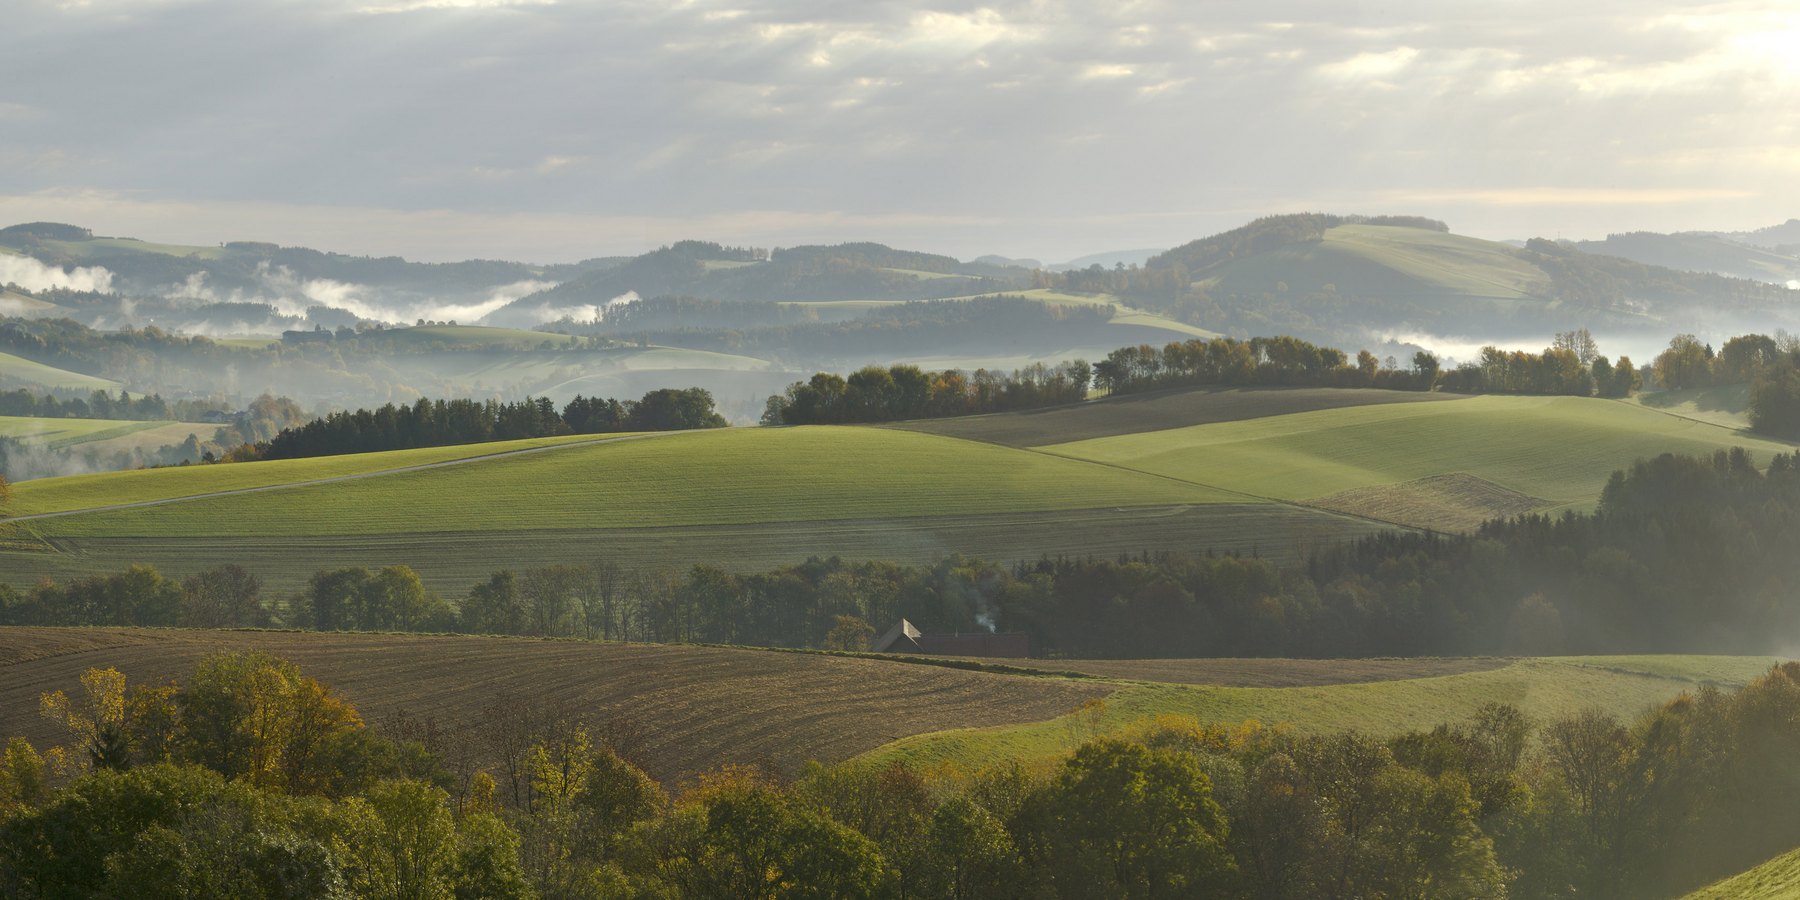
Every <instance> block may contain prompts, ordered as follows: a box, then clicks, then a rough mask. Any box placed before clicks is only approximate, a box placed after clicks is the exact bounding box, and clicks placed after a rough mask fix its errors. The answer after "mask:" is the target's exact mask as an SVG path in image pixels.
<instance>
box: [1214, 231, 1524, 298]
mask: <svg viewBox="0 0 1800 900" xmlns="http://www.w3.org/2000/svg"><path fill="white" fill-rule="evenodd" d="M1197 283H1198V284H1199V285H1200V286H1202V287H1205V288H1210V289H1217V290H1221V291H1227V292H1244V293H1251V294H1256V293H1263V292H1266V291H1268V290H1269V289H1270V287H1271V286H1272V285H1275V284H1277V283H1280V284H1285V285H1287V286H1288V288H1289V289H1290V290H1293V291H1301V292H1307V293H1312V292H1318V291H1324V290H1327V286H1328V285H1329V286H1330V290H1333V291H1335V292H1338V293H1344V294H1352V295H1389V296H1401V297H1405V296H1418V295H1428V294H1452V295H1461V296H1468V297H1484V298H1491V299H1500V300H1519V299H1527V298H1530V297H1533V296H1535V295H1538V294H1541V293H1542V292H1543V289H1544V288H1545V287H1546V286H1547V285H1548V284H1549V276H1547V275H1546V274H1545V273H1544V272H1543V271H1542V270H1541V269H1539V268H1538V267H1537V266H1534V265H1532V264H1531V263H1529V262H1526V261H1525V260H1524V259H1523V258H1521V257H1520V256H1519V254H1518V251H1517V250H1515V249H1513V248H1512V247H1509V246H1507V245H1506V244H1500V243H1495V242H1493V241H1484V240H1479V239H1477V238H1471V237H1464V236H1462V235H1455V234H1444V233H1442V232H1438V231H1431V230H1428V229H1423V228H1400V227H1395V226H1389V225H1339V226H1337V227H1335V228H1331V229H1327V230H1326V232H1325V236H1324V238H1323V239H1322V240H1320V241H1318V242H1316V243H1310V244H1295V245H1290V246H1285V247H1280V248H1278V249H1275V250H1272V251H1269V252H1267V253H1259V254H1256V255H1253V256H1249V257H1245V258H1241V259H1233V260H1227V261H1226V262H1223V263H1220V264H1218V265H1215V266H1212V267H1210V268H1208V269H1207V270H1206V271H1205V272H1204V273H1202V274H1201V276H1200V280H1199V281H1198V282H1197Z"/></svg>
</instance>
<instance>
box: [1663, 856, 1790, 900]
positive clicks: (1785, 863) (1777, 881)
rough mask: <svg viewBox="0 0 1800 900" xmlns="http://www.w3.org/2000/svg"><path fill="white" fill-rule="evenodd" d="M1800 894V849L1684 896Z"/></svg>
mask: <svg viewBox="0 0 1800 900" xmlns="http://www.w3.org/2000/svg"><path fill="white" fill-rule="evenodd" d="M1795 897H1800V850H1795V851H1793V852H1791V853H1784V854H1782V855H1780V856H1777V857H1775V858H1774V859H1771V860H1769V861H1768V862H1766V863H1763V864H1762V865H1760V866H1757V867H1756V868H1754V869H1751V870H1749V871H1747V872H1740V873H1738V874H1736V875H1733V876H1732V877H1730V878H1727V879H1724V880H1723V881H1718V882H1715V883H1713V884H1709V885H1707V886H1706V887H1703V888H1701V889H1700V890H1697V891H1695V892H1693V893H1691V894H1689V895H1687V896H1686V897H1685V898H1683V900H1793V898H1795Z"/></svg>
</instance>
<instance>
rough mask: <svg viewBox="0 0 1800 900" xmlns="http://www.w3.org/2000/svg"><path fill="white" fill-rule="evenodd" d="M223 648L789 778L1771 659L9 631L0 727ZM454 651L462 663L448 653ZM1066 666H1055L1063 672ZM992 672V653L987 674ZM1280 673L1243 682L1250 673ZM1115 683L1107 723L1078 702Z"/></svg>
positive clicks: (336, 681)
mask: <svg viewBox="0 0 1800 900" xmlns="http://www.w3.org/2000/svg"><path fill="white" fill-rule="evenodd" d="M224 650H240V651H241V650H261V651H264V652H269V653H273V654H275V655H278V656H281V657H284V658H287V659H290V660H292V661H294V662H295V663H297V664H298V665H299V666H300V667H301V669H302V671H304V672H306V673H307V674H309V675H312V676H314V677H316V678H319V679H320V680H322V681H324V682H325V683H326V684H329V685H331V686H333V687H334V688H336V689H338V690H339V691H341V692H343V694H344V696H345V697H346V698H347V699H349V700H350V701H351V702H352V703H353V704H355V705H356V706H357V707H358V708H359V709H360V710H361V711H362V712H363V713H364V715H365V717H366V718H368V719H369V720H370V721H373V722H380V721H382V720H383V719H385V718H386V717H388V716H391V715H393V714H395V713H400V712H404V713H406V714H407V715H409V716H412V717H414V718H418V719H432V720H435V721H437V722H438V723H439V724H440V725H441V726H445V727H450V728H459V727H467V726H469V725H471V724H473V723H474V722H476V721H478V720H479V719H480V718H481V716H482V711H483V709H484V708H486V707H490V706H492V705H494V704H496V703H508V702H510V703H518V704H536V705H544V706H549V707H551V708H555V709H558V710H562V711H565V712H567V713H569V714H572V715H578V716H583V717H586V718H588V719H590V720H592V721H595V722H597V723H606V722H608V721H609V720H612V721H614V722H617V721H619V720H624V721H626V722H629V723H630V727H629V728H627V729H626V730H627V731H629V732H631V733H633V734H635V735H636V736H637V737H636V740H635V741H634V743H636V744H637V746H635V747H633V748H631V749H632V750H633V754H632V755H634V756H635V757H637V758H638V759H639V760H640V761H641V762H642V763H643V764H644V765H645V766H646V768H647V769H648V771H650V773H651V774H652V775H654V776H656V777H658V778H661V779H668V780H673V779H678V778H680V777H682V776H685V775H690V774H693V773H695V772H699V771H704V770H707V769H710V768H714V767H716V766H719V765H721V764H725V763H734V762H735V763H759V764H764V765H768V766H770V767H771V768H773V769H775V770H776V771H777V772H782V773H786V774H789V775H791V774H793V773H795V772H796V771H797V770H798V769H799V768H800V766H801V765H802V764H804V763H805V762H807V761H809V760H820V761H824V762H837V761H841V760H845V759H849V758H857V759H860V760H864V761H883V760H889V759H906V760H909V761H912V762H916V763H921V764H924V765H926V766H927V767H930V766H934V765H940V764H948V765H951V766H955V767H958V768H961V769H962V770H964V771H974V770H977V769H981V768H985V767H987V766H992V765H996V764H1000V763H1003V762H1006V761H1009V760H1011V761H1018V762H1021V763H1024V764H1027V765H1042V764H1045V763H1047V762H1049V761H1051V760H1054V759H1055V758H1056V757H1058V756H1059V755H1061V754H1062V753H1065V752H1066V751H1067V750H1068V749H1069V748H1071V747H1073V746H1074V745H1075V744H1077V743H1080V742H1081V741H1083V740H1086V739H1088V738H1089V737H1092V736H1094V735H1096V734H1102V733H1109V732H1116V731H1119V730H1122V729H1127V728H1129V727H1130V726H1132V725H1134V724H1136V723H1138V722H1140V721H1142V720H1143V719H1144V718H1146V717H1149V716H1153V715H1160V714H1168V713H1174V714H1180V715H1191V716H1194V717H1196V718H1198V719H1199V720H1200V721H1202V722H1220V723H1228V724H1237V723H1240V722H1243V721H1245V720H1247V719H1256V720H1258V721H1261V722H1264V723H1266V724H1271V725H1273V724H1277V723H1283V724H1287V725H1290V726H1292V727H1294V728H1296V729H1298V730H1300V731H1303V732H1309V733H1321V732H1331V731H1336V730H1342V729H1346V728H1357V729H1360V730H1364V731H1368V732H1371V733H1374V734H1378V735H1391V734H1394V733H1396V732H1399V731H1403V730H1407V729H1413V728H1429V727H1431V726H1433V725H1436V724H1439V723H1442V722H1448V721H1455V720H1459V719H1462V718H1465V717H1467V716H1468V715H1469V714H1470V713H1472V712H1473V711H1474V709H1475V708H1476V707H1477V706H1479V705H1480V704H1481V703H1483V702H1488V701H1495V700H1497V701H1501V702H1508V703H1513V704H1516V705H1518V706H1519V707H1520V708H1521V709H1523V710H1524V711H1525V712H1526V713H1527V714H1529V715H1531V716H1533V717H1535V718H1537V719H1539V720H1540V721H1541V720H1542V719H1544V718H1548V717H1552V716H1556V715H1561V714H1565V713H1568V712H1572V711H1574V710H1577V709H1580V708H1583V707H1586V706H1591V705H1598V706H1600V707H1602V708H1604V709H1607V710H1610V711H1612V712H1615V713H1617V714H1619V715H1623V716H1629V715H1633V714H1635V713H1637V712H1639V711H1641V710H1642V709H1644V708H1646V707H1648V706H1650V705H1652V704H1655V703H1659V702H1662V701H1665V700H1668V699H1670V698H1672V697H1673V696H1675V695H1676V694H1678V693H1680V692H1682V691H1685V690H1693V689H1695V688H1697V687H1699V686H1700V685H1702V684H1718V685H1722V686H1733V685H1737V684H1742V683H1743V682H1745V681H1747V680H1749V679H1750V678H1752V677H1755V676H1756V675H1759V674H1761V673H1762V672H1764V671H1766V670H1767V668H1768V667H1769V665H1771V664H1772V663H1773V662H1774V660H1771V659H1767V658H1761V657H1703V656H1688V657H1598V658H1593V657H1587V658H1581V657H1569V658H1543V659H1516V660H1493V659H1445V660H1409V661H1379V660H1372V661H1355V662H1350V663H1346V664H1342V665H1340V666H1338V667H1335V668H1331V669H1326V668H1323V667H1322V665H1321V663H1319V661H1315V660H1267V659H1265V660H1181V661H1154V660H1152V661H1087V662H1074V663H1070V664H1069V665H1071V666H1074V667H1075V668H1082V667H1089V668H1096V669H1099V670H1101V671H1103V673H1104V674H1100V675H1084V674H1080V673H1058V672H1054V671H1049V670H1048V669H1041V670H1032V669H1019V668H1016V667H1013V668H1006V667H983V666H980V665H973V666H969V667H967V668H961V667H957V668H953V667H947V666H944V665H937V664H922V662H924V661H921V660H918V659H917V658H912V659H910V660H909V659H908V658H904V657H870V656H844V655H832V654H819V653H794V652H784V651H771V650H750V649H736V648H726V647H703V646H681V645H657V644H620V643H590V642H580V641H548V640H533V639H525V638H492V637H461V636H454V637H453V636H430V635H384V634H342V633H337V634H319V633H304V632H276V631H186V630H176V629H108V628H71V629H63V628H23V627H15V628H6V629H0V734H3V735H14V734H19V735H24V736H26V737H28V738H30V739H32V740H33V741H34V742H36V743H38V745H39V746H44V745H48V744H52V743H54V742H56V741H58V740H60V739H61V738H62V737H63V735H62V734H60V733H59V732H58V729H57V727H56V725H55V724H54V723H52V722H48V721H46V720H44V719H43V718H42V717H40V716H38V715H37V714H36V709H37V702H36V701H37V698H38V696H39V695H40V694H42V693H44V692H47V691H52V690H58V689H61V690H75V689H76V687H77V678H78V677H79V676H80V674H81V672H82V671H83V670H85V669H86V668H88V667H90V666H102V667H103V666H114V667H116V668H118V669H119V670H120V671H121V672H124V673H125V674H126V676H127V678H128V679H130V680H131V681H133V682H142V683H153V682H159V681H163V680H165V679H168V678H170V677H178V676H181V675H185V674H186V672H187V671H188V670H189V669H191V667H192V665H193V663H194V662H195V661H196V660H198V659H199V658H201V657H202V656H205V655H207V654H210V653H215V652H220V651H224ZM447 662H450V663H453V664H451V665H446V663H447ZM1057 665H1060V663H1054V662H1053V663H1046V666H1048V667H1051V668H1054V667H1055V666H1057ZM987 669H991V671H990V670H987ZM1246 681H1248V682H1251V683H1256V684H1269V683H1278V684H1282V685H1286V686H1280V687H1270V686H1256V687H1241V686H1229V685H1232V684H1241V683H1244V682H1246ZM1096 699H1104V701H1105V711H1104V714H1103V715H1102V716H1101V717H1100V718H1099V719H1098V720H1093V719H1091V718H1089V717H1086V716H1082V715H1079V714H1077V713H1075V710H1076V709H1077V708H1078V707H1080V706H1081V705H1082V704H1083V703H1084V702H1086V701H1089V700H1096Z"/></svg>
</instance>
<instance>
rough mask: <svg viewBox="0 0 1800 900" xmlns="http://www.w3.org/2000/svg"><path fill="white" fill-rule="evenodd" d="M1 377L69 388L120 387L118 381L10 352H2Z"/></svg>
mask: <svg viewBox="0 0 1800 900" xmlns="http://www.w3.org/2000/svg"><path fill="white" fill-rule="evenodd" d="M0 379H8V380H12V381H23V382H29V383H31V384H39V385H43V386H44V387H48V388H64V389H67V390H79V391H116V390H118V389H119V383H118V382H116V381H109V380H107V379H105V378H98V377H96V376H93V375H83V374H81V373H80V372H71V371H69V370H67V369H58V368H56V367H55V366H46V365H44V364H43V363H40V362H33V361H32V360H29V359H25V358H23V357H18V356H13V355H12V354H10V353H0Z"/></svg>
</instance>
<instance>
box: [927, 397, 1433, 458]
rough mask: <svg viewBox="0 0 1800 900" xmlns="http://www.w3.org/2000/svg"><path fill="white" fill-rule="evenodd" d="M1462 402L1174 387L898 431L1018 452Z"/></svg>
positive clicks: (935, 422) (933, 421)
mask: <svg viewBox="0 0 1800 900" xmlns="http://www.w3.org/2000/svg"><path fill="white" fill-rule="evenodd" d="M1460 399H1464V398H1462V397H1460V396H1458V395H1454V394H1427V393H1422V392H1419V391H1378V390H1348V389H1344V388H1173V389H1170V390H1166V391H1151V392H1147V393H1142V394H1122V395H1119V396H1114V397H1107V398H1104V399H1101V400H1095V401H1092V402H1089V403H1080V404H1076V405H1073V406H1056V407H1051V408H1049V409H1033V410H1025V411H1022V412H1007V413H993V414H990V415H985V416H958V417H955V418H949V419H920V420H917V421H913V422H901V423H899V424H897V425H895V426H893V427H895V428H905V429H908V430H911V431H926V432H930V433H932V434H945V435H950V436H952V437H960V438H968V439H970V440H977V441H992V442H994V443H997V444H1006V445H1009V446H1013V447H1036V446H1042V445H1044V444H1054V443H1066V442H1070V441H1081V440H1089V439H1092V438H1101V437H1111V436H1114V435H1122V434H1138V433H1140V432H1146V431H1161V430H1164V429H1169V428H1182V427H1186V426H1189V425H1205V424H1209V423H1214V422H1237V421H1241V420H1244V419H1260V418H1266V417H1270V416H1282V415H1290V414H1293V413H1300V412H1312V411H1314V410H1321V409H1337V408H1339V407H1346V406H1365V405H1371V404H1381V403H1423V402H1432V401H1442V400H1460Z"/></svg>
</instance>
